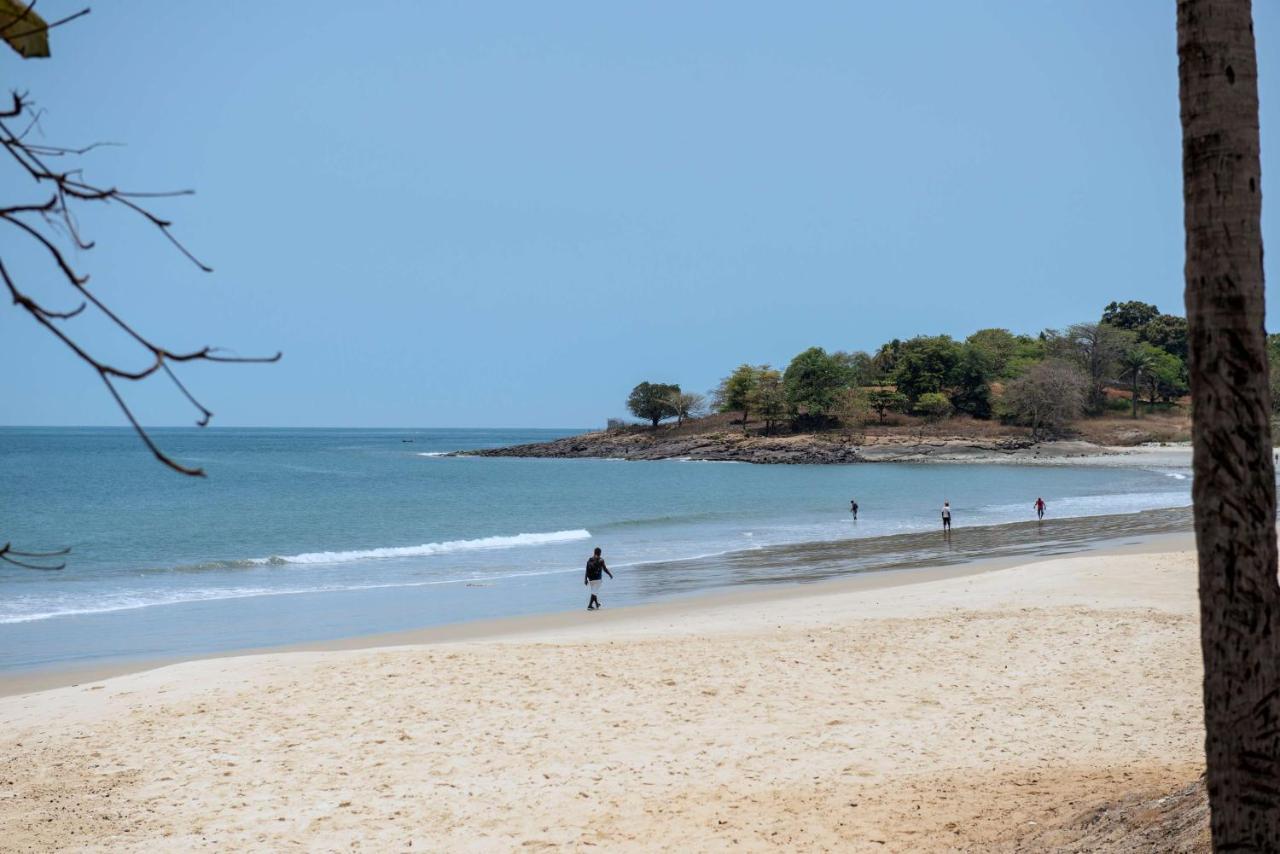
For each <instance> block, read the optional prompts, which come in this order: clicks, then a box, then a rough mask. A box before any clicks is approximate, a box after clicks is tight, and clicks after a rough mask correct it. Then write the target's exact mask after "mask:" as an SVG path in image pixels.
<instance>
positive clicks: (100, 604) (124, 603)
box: [0, 568, 581, 625]
mask: <svg viewBox="0 0 1280 854" xmlns="http://www.w3.org/2000/svg"><path fill="white" fill-rule="evenodd" d="M567 572H572V573H574V574H575V575H576V574H578V573H580V572H581V570H579V569H576V568H575V569H549V570H535V571H531V572H505V573H500V574H498V575H485V576H480V575H476V574H472V575H468V576H465V577H458V578H436V579H431V580H429V581H392V582H386V583H381V584H320V585H312V586H303V587H221V588H211V589H183V590H172V591H160V590H137V591H124V592H121V593H117V594H115V595H113V596H107V597H95V598H94V599H93V600H92V601H83V602H68V601H65V600H55V601H46V602H42V603H40V604H39V606H38V607H40V608H41V609H42V610H31V611H22V610H21V608H22V603H13V606H14V608H13V611H12V612H11V613H7V614H6V613H3V612H0V625H4V624H6V623H30V622H36V621H38V620H49V619H53V618H54V617H76V616H84V615H89V614H110V613H113V612H116V611H135V610H137V609H139V608H154V607H156V606H162V605H185V604H188V603H193V602H216V601H222V600H226V599H255V598H258V597H260V596H296V595H299V594H306V593H348V592H354V591H360V590H384V589H389V588H406V587H435V586H439V585H445V584H465V585H466V586H467V587H474V586H483V587H489V586H492V582H494V581H506V580H509V579H512V578H531V577H535V576H542V575H560V574H564V573H567ZM477 582H479V584H477Z"/></svg>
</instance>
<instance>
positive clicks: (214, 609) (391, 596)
mask: <svg viewBox="0 0 1280 854" xmlns="http://www.w3.org/2000/svg"><path fill="white" fill-rule="evenodd" d="M572 432H577V431H571V430H561V431H555V430H407V429H406V430H324V429H314V430H284V429H280V430H253V429H211V430H203V431H200V430H194V429H192V430H158V431H156V432H155V434H154V435H155V438H156V439H157V440H158V441H159V442H160V443H161V444H162V445H163V447H164V448H165V449H166V450H168V451H169V452H171V453H173V454H174V455H175V456H176V457H177V458H179V459H180V460H182V461H184V462H187V463H194V464H198V465H201V466H203V467H204V468H205V469H206V471H207V472H208V475H209V477H208V478H207V479H204V480H197V479H192V478H185V477H181V476H179V475H176V474H173V473H172V472H169V471H167V470H165V469H163V468H162V467H161V466H160V465H158V464H157V463H156V462H154V461H153V460H152V459H151V458H150V457H149V456H148V454H147V453H146V452H145V450H144V449H143V448H142V447H141V446H140V445H139V443H138V441H137V439H136V438H135V437H134V436H133V435H132V433H130V432H129V431H127V430H121V429H52V428H43V429H36V428H0V541H3V540H6V539H8V540H12V541H13V542H14V544H15V547H25V548H27V549H31V550H38V549H42V548H55V547H61V546H70V547H71V548H72V554H71V555H70V556H69V558H68V561H69V562H68V565H67V567H66V568H65V569H63V570H61V571H60V572H34V571H30V570H23V569H19V568H15V567H7V566H4V565H0V671H13V670H19V669H28V668H38V667H47V666H55V665H66V664H86V663H92V662H97V661H106V660H111V659H121V658H136V657H166V656H182V655H193V654H200V653H206V652H214V651H224V650H233V649H243V648H250V647H258V646H266V645H273V644H283V643H295V642H303V641H309V640H318V639H325V638H336V637H344V636H351V635H359V634H371V633H376V632H384V631H396V630H401V629H406V628H413V627H420V626H429V625H436V624H442V623H449V622H458V621H464V620H473V619H480V618H485V617H497V616H507V615H516V614H527V613H537V612H549V611H559V610H569V609H580V608H582V607H583V606H584V605H585V601H586V596H585V595H584V594H583V587H582V581H581V578H582V566H583V564H584V562H585V560H586V557H587V556H588V554H589V553H590V549H591V548H592V547H593V546H597V545H598V546H600V547H602V548H603V549H604V553H605V558H606V560H607V561H608V564H609V566H610V568H611V569H612V570H613V571H614V572H615V574H616V575H617V579H616V580H615V581H613V582H609V581H607V580H606V585H605V589H604V591H603V598H604V601H605V602H606V604H607V605H608V606H617V605H625V604H631V603H635V602H642V601H650V600H653V599H657V598H661V597H665V596H672V595H679V594H685V593H690V592H696V591H699V590H706V589H711V588H716V587H724V586H728V585H735V584H765V583H778V582H801V581H809V580H815V579H818V578H828V577H832V576H835V575H840V574H844V573H850V572H865V571H874V570H878V569H885V568H893V567H899V566H907V565H918V564H921V563H942V562H948V561H956V560H967V559H972V558H974V557H977V556H980V555H983V554H1020V553H1024V552H1029V551H1034V552H1053V551H1055V550H1070V549H1074V548H1079V547H1081V544H1084V543H1087V542H1089V541H1090V540H1095V539H1099V538H1103V537H1117V536H1122V535H1124V534H1127V533H1137V532H1144V531H1158V530H1174V529H1182V528H1185V527H1187V526H1188V516H1187V511H1186V510H1185V509H1182V510H1179V509H1176V508H1186V507H1187V506H1188V505H1189V503H1190V479H1189V475H1190V472H1189V471H1187V470H1185V469H1171V468H1163V469H1158V468H1141V467H1135V468H1120V467H1073V466H1043V467H1040V466H1016V465H904V464H865V465H855V466H752V465H746V464H736V463H703V462H681V461H661V462H624V461H617V460H522V459H485V458H468V457H449V456H444V454H446V453H447V452H449V451H453V450H462V449H469V448H480V447H494V446H499V445H507V444H513V443H519V442H530V441H538V440H543V439H550V438H554V437H558V436H562V435H568V434H569V433H572ZM1037 496H1042V497H1043V498H1044V500H1045V501H1046V502H1047V503H1048V507H1049V514H1048V520H1047V521H1046V523H1044V524H1037V523H1035V522H1034V521H1031V520H1034V512H1033V510H1032V503H1033V502H1034V501H1035V499H1036V497H1037ZM852 497H856V498H857V500H858V503H859V505H860V511H861V512H860V518H859V519H858V520H857V521H856V522H854V521H853V520H852V519H851V518H850V514H849V512H848V505H849V499H850V498H852ZM944 499H947V500H950V502H951V504H952V507H953V512H954V519H955V526H956V531H955V533H954V534H953V536H952V538H951V539H950V540H943V539H942V537H941V534H940V533H938V531H937V528H938V510H939V507H940V505H941V504H942V501H943V500H944ZM1164 508H1175V509H1172V510H1167V509H1164ZM584 616H585V615H584Z"/></svg>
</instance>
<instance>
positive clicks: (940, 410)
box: [916, 391, 951, 424]
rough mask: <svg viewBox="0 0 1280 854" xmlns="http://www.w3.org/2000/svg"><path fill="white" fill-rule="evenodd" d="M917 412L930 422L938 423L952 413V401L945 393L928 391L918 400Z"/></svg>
mask: <svg viewBox="0 0 1280 854" xmlns="http://www.w3.org/2000/svg"><path fill="white" fill-rule="evenodd" d="M916 412H919V413H920V415H921V416H923V417H924V420H925V421H928V422H929V423H930V424H936V423H938V422H939V421H941V420H942V419H944V418H946V417H947V416H948V415H950V414H951V401H950V400H949V399H947V396H946V395H945V394H942V393H941V392H937V391H927V392H925V393H924V394H922V395H920V398H919V399H918V400H917V401H916Z"/></svg>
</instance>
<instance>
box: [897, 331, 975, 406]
mask: <svg viewBox="0 0 1280 854" xmlns="http://www.w3.org/2000/svg"><path fill="white" fill-rule="evenodd" d="M962 352H963V348H962V347H961V345H960V344H959V343H957V342H956V341H955V340H954V339H953V338H952V337H951V336H950V335H921V336H918V337H916V338H912V339H911V340H910V341H904V342H902V344H901V346H900V347H899V348H898V354H897V362H896V366H895V367H894V371H893V381H894V383H895V384H896V385H897V387H898V391H900V392H902V393H903V394H905V395H906V396H907V397H908V398H909V399H910V400H912V401H913V402H914V401H916V400H917V399H918V398H919V397H920V395H922V394H928V393H930V392H942V391H944V390H946V389H948V388H949V387H950V386H951V382H952V380H953V378H954V372H955V369H956V366H957V365H958V364H959V363H960V356H961V354H962Z"/></svg>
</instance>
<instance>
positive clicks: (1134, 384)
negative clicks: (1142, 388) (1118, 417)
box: [1132, 372, 1142, 418]
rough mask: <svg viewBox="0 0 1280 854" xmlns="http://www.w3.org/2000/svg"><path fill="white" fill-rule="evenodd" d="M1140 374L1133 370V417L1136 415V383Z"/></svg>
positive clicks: (1140, 376) (1140, 377) (1139, 379)
mask: <svg viewBox="0 0 1280 854" xmlns="http://www.w3.org/2000/svg"><path fill="white" fill-rule="evenodd" d="M1141 379H1142V375H1141V374H1139V373H1137V372H1134V375H1133V395H1132V396H1133V417H1134V418H1137V417H1138V383H1139V382H1140V381H1141Z"/></svg>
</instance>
